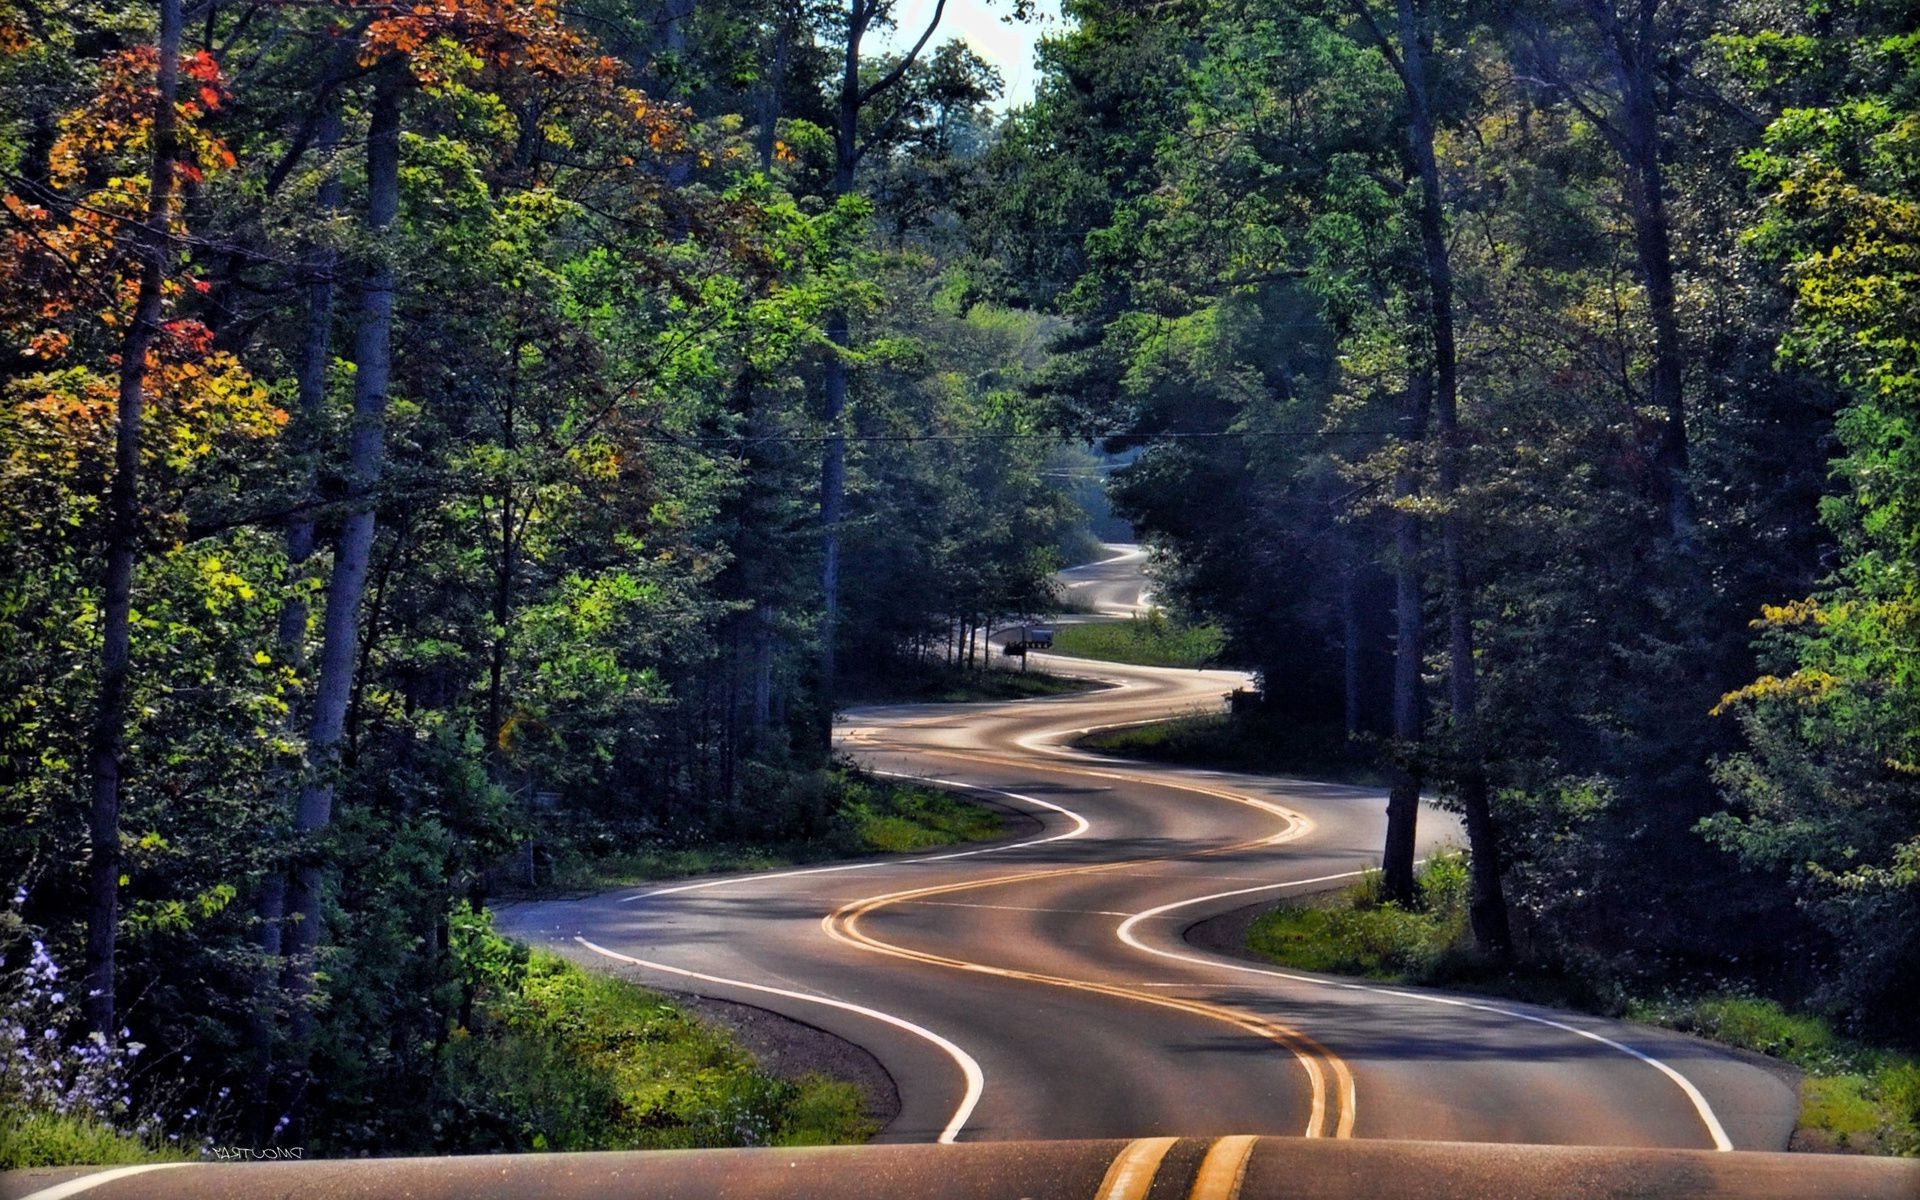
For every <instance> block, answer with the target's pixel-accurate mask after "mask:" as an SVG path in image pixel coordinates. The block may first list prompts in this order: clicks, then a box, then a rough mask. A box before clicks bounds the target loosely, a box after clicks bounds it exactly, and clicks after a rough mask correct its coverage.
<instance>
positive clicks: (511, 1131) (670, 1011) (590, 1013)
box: [436, 924, 876, 1152]
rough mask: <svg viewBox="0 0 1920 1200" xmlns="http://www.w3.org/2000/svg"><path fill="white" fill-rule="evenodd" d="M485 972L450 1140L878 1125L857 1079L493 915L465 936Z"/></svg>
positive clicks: (626, 1144)
mask: <svg viewBox="0 0 1920 1200" xmlns="http://www.w3.org/2000/svg"><path fill="white" fill-rule="evenodd" d="M462 953H463V956H464V961H466V962H468V963H469V964H471V965H472V967H473V969H474V973H475V975H476V976H477V978H478V980H479V983H478V987H477V995H476V1002H475V1004H474V1007H473V1017H472V1020H471V1023H470V1025H468V1026H462V1027H461V1028H458V1029H456V1030H455V1031H454V1035H453V1037H452V1038H451V1039H450V1041H449V1043H448V1049H447V1062H446V1071H445V1075H444V1078H443V1081H442V1084H441V1093H442V1095H443V1096H444V1097H445V1099H444V1100H443V1101H442V1103H441V1104H440V1105H439V1106H437V1112H438V1120H437V1121H436V1129H437V1130H445V1131H447V1133H446V1135H445V1136H444V1137H443V1139H442V1142H443V1144H442V1145H441V1146H440V1147H439V1148H440V1149H441V1150H442V1151H443V1152H445V1151H464V1152H473V1151H545V1150H616V1149H623V1150H624V1149H688V1148H696V1147H706V1146H811V1145H829V1144H848V1143H857V1142H863V1141H866V1140H867V1139H868V1138H870V1137H872V1136H873V1134H874V1133H875V1132H876V1126H875V1125H874V1122H873V1121H872V1120H871V1119H870V1118H869V1117H868V1116H867V1115H866V1104H865V1099H864V1097H863V1096H862V1095H861V1093H860V1091H859V1089H858V1088H856V1087H854V1086H853V1085H852V1084H850V1083H846V1082H844V1081H841V1080H835V1079H830V1078H827V1077H825V1076H822V1075H817V1074H811V1075H803V1076H800V1077H798V1078H793V1079H783V1078H779V1077H776V1076H774V1075H771V1074H769V1073H767V1072H766V1071H764V1070H763V1069H761V1068H760V1066H759V1065H758V1064H757V1063H756V1062H755V1061H754V1059H753V1057H752V1056H751V1055H750V1054H748V1053H747V1052H746V1051H745V1050H744V1049H742V1048H741V1046H740V1045H739V1044H738V1043H737V1042H736V1041H735V1040H734V1039H733V1038H732V1037H731V1036H730V1035H729V1034H727V1033H725V1032H723V1031H721V1030H718V1029H715V1028H713V1027H711V1026H709V1025H706V1024H704V1023H702V1022H701V1021H699V1020H697V1019H695V1018H694V1017H692V1016H690V1015H688V1014H687V1013H686V1012H684V1011H682V1010H681V1009H679V1008H676V1007H675V1006H674V1005H672V1004H670V1003H668V1002H667V1001H665V1000H664V999H662V998H661V997H660V996H659V995H657V994H656V993H653V992H650V991H648V990H646V989H644V988H641V987H637V986H635V985H633V984H631V983H628V982H626V981H625V980H622V979H618V978H614V977H612V976H607V975H601V974H597V973H593V972H588V971H584V970H582V969H580V968H579V967H576V966H574V965H573V964H572V963H569V962H567V961H566V960H564V959H562V958H559V957H556V956H554V955H551V954H547V953H544V952H537V951H536V952H531V953H529V952H528V951H526V950H525V949H524V948H522V947H519V946H517V945H515V944H513V943H510V942H507V941H506V940H505V939H502V938H500V937H499V936H498V935H496V934H494V933H492V931H491V929H489V928H486V927H485V926H484V925H483V924H482V925H478V926H477V927H473V928H471V929H470V936H469V937H468V938H467V939H466V940H465V941H464V943H463V946H462Z"/></svg>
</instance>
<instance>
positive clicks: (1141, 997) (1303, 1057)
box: [820, 751, 1356, 1194]
mask: <svg viewBox="0 0 1920 1200" xmlns="http://www.w3.org/2000/svg"><path fill="white" fill-rule="evenodd" d="M931 753H933V754H935V755H936V756H938V757H943V758H961V759H964V760H966V761H969V762H983V761H984V762H997V763H1001V764H1004V765H1008V766H1016V767H1021V768H1025V769H1030V770H1042V771H1053V772H1058V773H1061V774H1066V775H1079V776H1092V777H1097V778H1107V779H1120V780H1125V781H1127V782H1133V783H1145V784H1148V785H1149V786H1154V787H1166V788H1173V789H1176V790H1179V791H1185V792H1195V793H1198V794H1201V795H1206V796H1213V797H1216V798H1219V799H1223V800H1230V801H1233V802H1234V803H1237V804H1245V805H1248V806H1250V807H1253V808H1258V809H1261V810H1263V811H1266V812H1269V813H1272V814H1274V815H1276V816H1278V817H1280V818H1281V819H1282V820H1284V821H1286V822H1287V823H1288V827H1287V828H1286V829H1284V830H1282V831H1281V832H1280V833H1278V834H1275V835H1273V836H1270V837H1265V838H1256V839H1254V840H1252V841H1248V842H1241V843H1238V844H1235V845H1232V846H1223V847H1219V848H1216V849H1213V850H1202V851H1197V852H1195V853H1193V854H1186V855H1160V856H1157V857H1153V858H1141V859H1130V860H1127V861H1124V862H1115V863H1097V864H1094V865H1092V866H1084V867H1056V868H1051V869H1047V870H1038V871H1023V872H1020V873H1017V874H1013V875H1000V876H996V877H994V878H991V879H977V880H968V881H965V882H962V883H949V884H941V885H937V886H934V887H923V888H910V889H908V890H905V891H899V892H889V893H886V894H885V895H880V896H870V897H867V898H866V899H862V900H855V901H851V902H850V903H847V904H845V905H842V906H841V907H840V908H838V909H835V910H834V911H833V912H830V913H828V914H827V915H826V916H825V917H823V918H821V922H820V924H821V928H823V929H824V930H825V931H826V934H827V936H828V937H830V938H832V939H833V940H835V941H837V942H841V943H844V944H846V945H850V946H854V947H857V948H858V949H861V950H867V951H871V952H873V953H875V954H884V955H888V956H889V957H893V958H902V959H907V960H909V961H912V962H920V963H928V964H931V965H934V966H941V967H948V968H951V969H953V970H956V971H970V972H973V973H975V974H981V975H992V976H996V977H999V978H1002V979H1018V980H1023V981H1025V982H1028V983H1038V984H1044V985H1047V986H1049V987H1058V988H1066V989H1070V990H1073V991H1080V992H1093V993H1096V994H1099V995H1103V996H1114V997H1118V998H1120V999H1125V1000H1132V1001H1135V1002H1137V1003H1140V1004H1148V1005H1152V1006H1154V1007H1156V1008H1169V1009H1174V1010H1176V1011H1179V1012H1184V1013H1188V1014H1191V1015H1193V1016H1198V1017H1205V1018H1208V1019H1211V1020H1216V1021H1223V1022H1225V1023H1227V1024H1229V1025H1232V1026H1235V1027H1236V1028H1239V1029H1241V1030H1244V1031H1246V1032H1248V1033H1251V1034H1253V1035H1254V1036H1256V1037H1261V1038H1265V1039H1267V1040H1269V1041H1272V1042H1274V1043H1276V1044H1278V1045H1280V1046H1283V1047H1285V1048H1286V1049H1287V1050H1288V1051H1290V1052H1291V1053H1292V1054H1293V1055H1294V1057H1295V1058H1296V1059H1298V1060H1299V1062H1300V1065H1301V1068H1302V1069H1303V1070H1304V1071H1305V1072H1306V1076H1307V1085H1308V1089H1309V1094H1310V1097H1311V1105H1310V1108H1309V1115H1308V1118H1307V1127H1306V1130H1305V1132H1304V1136H1306V1137H1337V1138H1344V1137H1350V1136H1352V1133H1353V1121H1354V1115H1355V1107H1356V1099H1355V1089H1354V1082H1353V1072H1352V1071H1351V1070H1350V1069H1349V1068H1348V1066H1347V1064H1346V1062H1345V1060H1343V1059H1342V1058H1340V1057H1339V1056H1338V1055H1336V1054H1334V1053H1333V1052H1332V1051H1331V1050H1328V1049H1327V1048H1326V1047H1325V1046H1323V1045H1321V1044H1320V1043H1319V1042H1317V1041H1315V1040H1314V1039H1313V1038H1311V1037H1309V1036H1308V1035H1307V1034H1305V1033H1302V1032H1301V1031H1300V1030H1298V1029H1294V1028H1292V1027H1291V1026H1288V1025H1284V1024H1282V1023H1280V1022H1278V1021H1275V1020H1272V1019H1270V1018H1267V1017H1263V1016H1260V1015H1258V1014H1255V1013H1249V1012H1242V1011H1240V1010H1239V1009H1234V1008H1229V1007H1227V1006H1226V1005H1223V1004H1214V1003H1211V1002H1209V1001H1205V1000H1190V999H1186V998H1183V997H1179V996H1168V995H1164V994H1159V993H1154V992H1145V991H1141V990H1139V989H1136V988H1129V987H1125V986H1122V985H1120V984H1112V983H1096V982H1094V981H1092V980H1085V979H1070V978H1067V977H1065V976H1061V975H1050V974H1045V973H1043V972H1038V971H1026V970H1021V969H1019V968H1015V967H999V966H993V965H991V964H988V963H980V962H973V961H971V960H968V959H962V958H953V957H950V956H948V955H944V954H934V953H931V952H929V951H924V950H915V949H913V948H911V947H908V946H902V945H898V944H897V943H893V942H887V941H882V940H881V939H879V938H876V937H874V936H872V935H871V934H868V933H867V932H865V931H864V930H862V929H861V928H860V920H861V918H862V917H865V916H867V915H869V914H871V913H873V912H876V911H878V910H880V909H883V908H887V907H889V906H891V905H895V904H904V903H908V902H911V901H916V900H923V899H926V898H927V897H929V896H943V895H949V894H951V893H954V892H964V891H972V890H974V889H976V888H988V887H998V886H1004V885H1006V884H1012V883H1022V882H1026V881H1028V880H1034V879H1057V878H1061V877H1064V876H1069V875H1091V874H1097V873H1099V872H1102V871H1115V870H1120V869H1122V868H1126V867H1137V866H1142V865H1146V864H1149V863H1157V862H1169V861H1174V860H1176V859H1182V858H1199V857H1203V856H1205V855H1210V854H1224V853H1229V852H1231V851H1235V850H1248V849H1254V848H1257V847H1260V846H1269V845H1273V844H1276V843H1278V842H1284V841H1288V840H1291V839H1292V838H1296V837H1299V836H1300V835H1301V834H1302V833H1305V832H1306V831H1307V829H1309V828H1311V825H1310V823H1309V822H1308V821H1307V819H1306V818H1305V817H1303V816H1301V815H1300V814H1298V813H1294V812H1289V811H1288V810H1286V809H1284V808H1281V807H1280V806H1279V805H1276V804H1270V803H1268V802H1266V801H1264V800H1258V799H1255V798H1253V797H1250V796H1242V795H1238V794H1236V793H1233V792H1226V791H1220V790H1217V789H1213V788H1204V787H1200V786H1197V785H1193V784H1183V783H1169V782H1165V781H1161V780H1147V779H1140V778H1137V777H1134V776H1129V775H1122V774H1118V773H1114V772H1106V771H1094V770H1088V769H1084V768H1073V767H1066V766H1056V765H1053V764H1041V763H1032V762H1025V761H1021V760H1009V759H1002V758H997V757H993V756H988V755H979V754H968V755H959V754H946V753H942V752H938V751H935V752H931ZM1161 1153H1162V1154H1164V1153H1165V1150H1164V1148H1163V1149H1162V1150H1161ZM1158 1161H1159V1159H1158V1158H1157V1157H1156V1158H1155V1159H1154V1162H1155V1163H1156V1164H1157V1163H1158ZM1148 1177H1149V1180H1151V1173H1149V1176H1148ZM1103 1194H1104V1193H1103ZM1142 1194H1144V1192H1143V1193H1142Z"/></svg>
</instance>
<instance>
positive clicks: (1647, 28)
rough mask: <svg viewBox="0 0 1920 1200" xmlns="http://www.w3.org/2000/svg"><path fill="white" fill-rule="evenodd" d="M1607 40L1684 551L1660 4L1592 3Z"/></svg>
mask: <svg viewBox="0 0 1920 1200" xmlns="http://www.w3.org/2000/svg"><path fill="white" fill-rule="evenodd" d="M1587 7H1588V10H1589V12H1590V14H1591V15H1592V17H1593V22H1594V25H1595V28H1596V30H1597V32H1598V33H1599V34H1600V38H1601V42H1602V44H1603V45H1605V46H1606V47H1607V48H1608V50H1609V52H1610V54H1609V57H1610V58H1611V59H1612V64H1613V71H1614V78H1615V81H1616V82H1617V84H1618V85H1619V88H1620V112H1619V129H1618V131H1617V134H1616V136H1615V138H1614V139H1613V140H1614V144H1615V148H1616V149H1617V150H1618V151H1619V154H1620V157H1621V159H1622V165H1623V166H1625V168H1626V177H1625V184H1626V187H1625V192H1626V199H1627V212H1628V216H1629V218H1630V219H1631V221H1632V223H1633V246H1634V253H1635V256H1636V257H1637V258H1638V259H1639V264H1640V278H1641V282H1642V284H1643V285H1644V286H1645V288H1646V291H1647V319H1648V321H1649V322H1650V323H1651V324H1652V326H1653V375H1652V387H1651V391H1652V399H1653V406H1654V407H1655V408H1657V409H1659V410H1660V413H1661V416H1662V422H1661V426H1660V433H1659V439H1658V441H1657V442H1656V444H1655V447H1654V471H1655V482H1654V488H1655V495H1656V496H1657V497H1658V499H1659V501H1660V505H1661V507H1662V509H1663V510H1664V515H1665V523H1666V526H1667V530H1668V533H1669V534H1670V536H1671V537H1672V538H1673V540H1674V541H1675V542H1677V543H1680V544H1681V545H1683V546H1684V545H1687V544H1690V543H1691V542H1692V540H1693V535H1694V516H1693V492H1692V487H1691V481H1690V480H1689V479H1688V474H1687V465H1688V452H1687V411H1686V400H1685V396H1684V395H1683V394H1682V386H1683V379H1684V375H1685V367H1686V349H1685V347H1684V346H1683V345H1682V342H1681V337H1680V318H1679V316H1678V312H1677V306H1676V304H1675V296H1674V272H1673V237H1672V227H1671V223H1670V221H1669V219H1668V215H1667V199H1666V168H1665V166H1664V165H1663V164H1662V163H1661V161H1660V108H1659V103H1658V100H1657V98H1656V95H1655V86H1656V82H1657V81H1656V79H1655V69H1656V65H1657V58H1658V56H1659V54H1660V40H1659V31H1658V29H1657V25H1656V21H1655V18H1656V17H1657V16H1658V14H1659V9H1660V0H1634V12H1633V15H1632V17H1631V19H1630V22H1631V23H1629V21H1623V20H1622V19H1621V17H1620V14H1619V13H1618V12H1617V11H1616V10H1615V8H1614V0H1588V4H1587Z"/></svg>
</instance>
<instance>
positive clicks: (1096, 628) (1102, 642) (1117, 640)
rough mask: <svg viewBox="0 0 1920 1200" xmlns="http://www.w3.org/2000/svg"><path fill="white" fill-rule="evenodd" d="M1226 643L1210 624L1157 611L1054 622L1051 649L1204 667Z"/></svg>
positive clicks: (1153, 663)
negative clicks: (1184, 620) (1115, 618)
mask: <svg viewBox="0 0 1920 1200" xmlns="http://www.w3.org/2000/svg"><path fill="white" fill-rule="evenodd" d="M1224 644H1225V638H1224V637H1223V636H1222V635H1221V633H1220V631H1219V630H1218V629H1216V628H1214V627H1213V626H1211V625H1182V624H1178V623H1176V622H1173V621H1170V620H1168V619H1167V618H1166V617H1165V616H1163V615H1162V614H1160V613H1159V612H1153V613H1150V614H1148V615H1147V616H1144V617H1128V618H1126V619H1125V620H1120V621H1084V622H1078V623H1075V624H1071V625H1057V626H1055V627H1054V630H1053V652H1054V653H1055V654H1067V655H1071V656H1073V657H1074V658H1093V659H1099V660H1100V661H1102V662H1120V663H1133V664H1135V665H1136V666H1142V667H1204V666H1207V665H1209V664H1211V663H1212V662H1213V660H1214V658H1215V656H1217V655H1218V654H1219V653H1220V649H1221V647H1222V646H1223V645H1224Z"/></svg>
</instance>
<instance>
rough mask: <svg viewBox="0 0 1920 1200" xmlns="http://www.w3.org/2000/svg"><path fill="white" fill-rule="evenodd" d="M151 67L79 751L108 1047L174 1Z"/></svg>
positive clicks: (99, 998) (170, 135)
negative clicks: (90, 686)
mask: <svg viewBox="0 0 1920 1200" xmlns="http://www.w3.org/2000/svg"><path fill="white" fill-rule="evenodd" d="M158 51H159V59H160V61H159V67H158V73H157V78H156V81H155V87H154V115H153V158H152V160H151V167H150V170H151V172H152V177H151V179H150V180H149V181H148V185H147V211H146V214H145V217H144V219H143V220H142V221H141V223H140V225H139V226H137V227H136V228H135V229H134V231H133V236H134V246H135V254H136V256H137V259H138V261H139V264H140V283H139V290H138V291H137V292H136V294H135V297H134V306H133V320H132V322H131V323H129V324H128V326H127V332H126V335H125V336H124V337H123V338H121V340H120V380H119V394H118V398H117V408H116V410H115V413H114V436H113V482H112V484H111V485H110V486H109V490H108V493H107V544H106V587H105V589H104V590H105V596H104V598H103V603H102V612H101V630H100V632H101V645H100V688H99V695H98V696H97V698H96V702H95V711H94V722H93V732H92V737H91V739H90V741H91V745H90V747H89V749H90V754H89V757H90V759H91V764H90V765H91V767H92V776H93V779H92V784H93V786H92V803H91V805H90V806H89V811H88V815H87V832H88V836H89V837H90V839H91V841H92V849H91V854H90V856H89V859H88V863H87V946H86V960H85V964H84V965H85V974H86V987H87V995H86V1003H85V1012H86V1018H87V1025H88V1027H89V1028H90V1029H92V1030H93V1031H94V1032H96V1033H98V1034H100V1035H101V1036H102V1037H105V1038H106V1039H108V1040H109V1041H112V1040H115V1038H116V1037H117V1035H118V1032H119V1025H118V1022H117V1021H116V1020H115V1016H116V1015H117V1014H116V1011H115V997H114V951H115V947H116V944H117V942H118V940H119V929H120V862H121V859H120V776H121V766H122V760H123V758H124V757H125V754H126V744H127V692H128V687H129V684H130V682H131V676H132V671H133V559H134V554H135V552H136V551H137V550H138V544H139V540H140V423H141V420H142V418H143V417H144V416H145V408H146V401H147V352H148V351H149V350H150V349H151V348H152V346H153V343H154V339H155V338H156V337H157V336H158V335H159V332H160V319H161V315H162V305H163V303H164V301H165V295H164V293H165V288H166V277H167V257H168V254H167V246H168V234H169V231H168V224H169V221H170V218H171V214H172V210H173V193H174V166H175V160H176V159H177V158H178V157H179V152H180V150H179V146H180V139H179V129H178V123H177V120H176V112H175V108H174V102H175V97H176V96H177V94H178V92H179V72H180V0H160V40H159V46H158Z"/></svg>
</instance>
